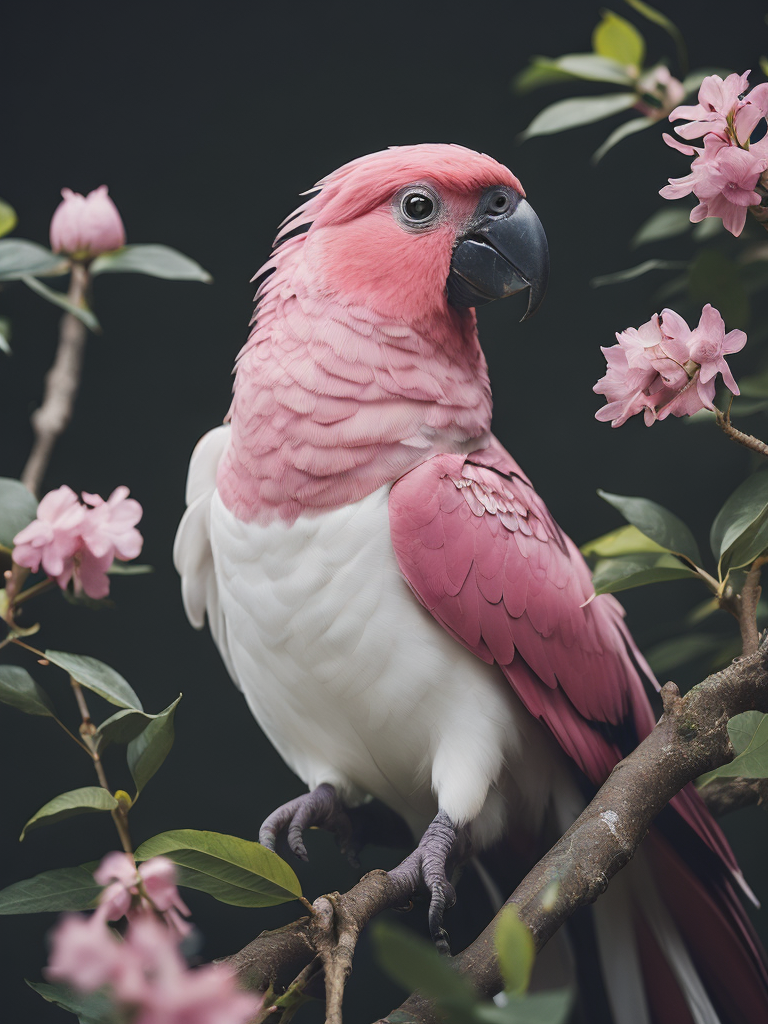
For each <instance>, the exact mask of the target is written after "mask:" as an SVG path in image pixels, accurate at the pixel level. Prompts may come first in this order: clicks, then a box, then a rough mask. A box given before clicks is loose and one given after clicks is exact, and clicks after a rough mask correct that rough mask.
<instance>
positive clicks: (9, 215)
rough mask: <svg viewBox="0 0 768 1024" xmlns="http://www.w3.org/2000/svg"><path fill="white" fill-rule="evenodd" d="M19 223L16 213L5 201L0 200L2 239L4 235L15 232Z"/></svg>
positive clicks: (0, 234)
mask: <svg viewBox="0 0 768 1024" xmlns="http://www.w3.org/2000/svg"><path fill="white" fill-rule="evenodd" d="M17 222H18V218H17V216H16V211H15V210H14V208H13V207H12V206H11V205H10V203H6V202H5V201H4V200H3V199H0V238H1V237H2V236H3V235H7V234H8V232H9V231H13V229H14V228H15V227H16V224H17Z"/></svg>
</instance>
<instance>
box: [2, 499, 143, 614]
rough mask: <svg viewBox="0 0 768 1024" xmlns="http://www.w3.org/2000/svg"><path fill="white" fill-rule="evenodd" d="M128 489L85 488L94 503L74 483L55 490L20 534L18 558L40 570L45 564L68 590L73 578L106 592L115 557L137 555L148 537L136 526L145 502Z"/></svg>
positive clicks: (92, 592) (79, 586)
mask: <svg viewBox="0 0 768 1024" xmlns="http://www.w3.org/2000/svg"><path fill="white" fill-rule="evenodd" d="M128 494H129V491H128V488H127V487H117V488H116V489H115V490H114V491H113V492H112V494H111V495H110V497H109V499H108V500H107V501H104V499H103V498H100V497H99V495H98V494H83V496H82V497H83V500H84V501H85V503H86V506H90V507H84V506H83V505H81V504H80V503H79V501H78V500H77V495H76V494H75V492H74V491H73V490H71V488H69V487H66V486H65V487H59V489H58V490H56V491H51V492H49V493H48V494H46V496H45V497H44V498H43V499H42V501H41V502H40V504H39V505H38V508H37V519H35V520H34V522H32V523H30V524H29V526H26V527H25V528H24V529H23V530H21V532H20V533H18V534H17V535H16V536H15V537H14V541H13V543H14V549H13V560H14V562H15V563H16V564H17V565H21V566H24V567H25V568H27V569H32V570H33V571H34V572H37V571H38V569H39V568H40V566H41V564H42V567H43V570H44V572H46V573H47V575H48V576H50V577H51V578H53V579H55V580H56V582H57V583H58V584H59V586H60V587H61V589H62V590H64V589H65V588H66V586H67V585H68V584H69V581H70V580H72V581H73V586H74V590H75V593H76V594H79V593H82V592H85V593H86V594H87V595H88V597H91V598H94V599H99V598H102V597H106V596H107V594H108V593H109V577H108V576H107V570H108V569H109V567H110V566H111V565H112V562H113V561H114V559H115V558H118V559H121V560H123V561H126V560H128V559H131V558H135V557H136V556H137V555H138V554H139V552H140V551H141V546H142V543H143V541H142V536H141V534H140V533H139V531H138V530H137V529H135V524H136V523H137V522H138V521H139V520H140V519H141V515H142V508H141V505H140V504H139V503H138V501H135V500H134V499H130V500H129V499H128Z"/></svg>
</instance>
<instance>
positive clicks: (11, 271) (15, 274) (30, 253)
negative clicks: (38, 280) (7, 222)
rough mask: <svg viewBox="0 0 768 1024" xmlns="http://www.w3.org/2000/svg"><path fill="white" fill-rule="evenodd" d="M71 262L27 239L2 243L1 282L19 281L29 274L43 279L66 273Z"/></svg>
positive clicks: (6, 239)
mask: <svg viewBox="0 0 768 1024" xmlns="http://www.w3.org/2000/svg"><path fill="white" fill-rule="evenodd" d="M68 267H69V261H68V260H66V259H65V258H64V257H63V256H57V255H56V253H53V252H51V250H50V249H46V248H45V247H44V246H42V245H38V244H37V242H29V241H28V240H27V239H26V238H4V239H2V241H0V281H18V280H20V279H21V278H23V277H26V276H27V274H36V275H37V274H39V275H40V276H41V277H49V276H54V275H56V274H61V273H65V272H66V270H67V268H68Z"/></svg>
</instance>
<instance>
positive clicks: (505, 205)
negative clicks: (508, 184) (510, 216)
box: [488, 192, 509, 214]
mask: <svg viewBox="0 0 768 1024" xmlns="http://www.w3.org/2000/svg"><path fill="white" fill-rule="evenodd" d="M508 209H509V196H508V195H507V193H506V192H494V193H493V195H492V196H491V199H490V202H489V204H488V210H489V213H491V214H499V213H506V212H507V210H508Z"/></svg>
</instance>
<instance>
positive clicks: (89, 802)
mask: <svg viewBox="0 0 768 1024" xmlns="http://www.w3.org/2000/svg"><path fill="white" fill-rule="evenodd" d="M116 807H117V800H115V798H114V797H113V796H112V794H111V793H110V792H108V790H106V789H102V787H101V786H84V787H83V788H82V789H72V790H70V791H69V793H62V794H61V796H56V797H54V798H53V800H49V801H48V803H47V804H45V805H44V806H43V807H41V808H40V810H39V811H38V812H37V813H36V814H33V815H32V817H31V818H30V819H29V821H28V822H27V823H26V825H25V826H24V828H23V829H22V830H21V835H20V836H19V840H22V839H23V838H24V836H25V835H26V834H27V832H29V831H31V830H32V829H33V828H37V827H38V826H39V825H49V824H52V823H53V822H54V821H61V819H62V818H71V817H72V815H73V814H85V813H87V812H88V811H114V809H115V808H116Z"/></svg>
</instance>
